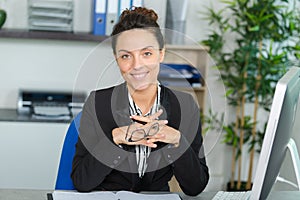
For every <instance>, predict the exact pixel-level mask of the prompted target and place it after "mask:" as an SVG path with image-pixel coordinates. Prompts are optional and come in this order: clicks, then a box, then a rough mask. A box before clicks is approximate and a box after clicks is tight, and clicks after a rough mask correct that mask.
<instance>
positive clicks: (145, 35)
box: [116, 29, 159, 52]
mask: <svg viewBox="0 0 300 200" xmlns="http://www.w3.org/2000/svg"><path fill="white" fill-rule="evenodd" d="M147 47H152V48H159V44H158V41H157V39H156V38H155V36H154V34H153V33H152V32H150V31H149V30H145V29H132V30H128V31H124V32H122V33H121V34H120V35H119V36H118V39H117V44H116V51H117V52H118V51H119V50H125V51H135V50H141V49H145V48H147Z"/></svg>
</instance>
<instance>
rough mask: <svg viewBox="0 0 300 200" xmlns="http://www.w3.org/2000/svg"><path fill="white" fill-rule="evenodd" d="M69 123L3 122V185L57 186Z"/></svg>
mask: <svg viewBox="0 0 300 200" xmlns="http://www.w3.org/2000/svg"><path fill="white" fill-rule="evenodd" d="M67 127H68V124H63V123H31V122H0V130H1V131H0V158H1V164H0V177H1V178H0V188H22V189H54V186H55V181H56V174H57V169H58V163H59V159H60V153H61V147H62V144H63V141H64V137H65V133H66V130H67Z"/></svg>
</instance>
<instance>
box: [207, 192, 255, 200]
mask: <svg viewBox="0 0 300 200" xmlns="http://www.w3.org/2000/svg"><path fill="white" fill-rule="evenodd" d="M250 193H251V191H241V192H227V191H226V192H225V191H219V192H217V194H216V195H215V196H214V198H213V199H212V200H223V199H226V200H227V199H228V200H229V199H230V200H244V199H249V198H250Z"/></svg>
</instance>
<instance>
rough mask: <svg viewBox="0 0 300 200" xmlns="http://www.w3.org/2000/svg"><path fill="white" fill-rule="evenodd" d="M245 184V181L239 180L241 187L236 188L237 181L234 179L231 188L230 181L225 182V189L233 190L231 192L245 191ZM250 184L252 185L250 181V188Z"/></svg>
mask: <svg viewBox="0 0 300 200" xmlns="http://www.w3.org/2000/svg"><path fill="white" fill-rule="evenodd" d="M246 184H247V182H246V181H242V182H241V188H240V189H237V181H234V186H233V188H231V186H230V182H228V183H227V188H226V190H227V191H233V192H238V191H247V190H246ZM252 185H253V184H252V183H251V188H252ZM251 188H250V189H249V190H251Z"/></svg>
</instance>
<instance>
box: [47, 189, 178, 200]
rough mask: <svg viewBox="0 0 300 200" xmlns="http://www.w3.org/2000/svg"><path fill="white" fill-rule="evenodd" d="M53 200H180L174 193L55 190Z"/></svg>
mask: <svg viewBox="0 0 300 200" xmlns="http://www.w3.org/2000/svg"><path fill="white" fill-rule="evenodd" d="M52 199H53V200H74V199H76V200H101V199H105V200H124V199H126V200H128V199H130V200H141V199H143V200H157V199H160V200H181V198H180V196H179V195H178V194H176V193H163V194H162V193H151V194H149V193H147V194H144V193H135V192H130V191H118V192H110V191H100V192H99V191H97V192H96V191H95V192H88V193H81V192H77V191H59V190H56V191H54V192H53V193H52Z"/></svg>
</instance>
